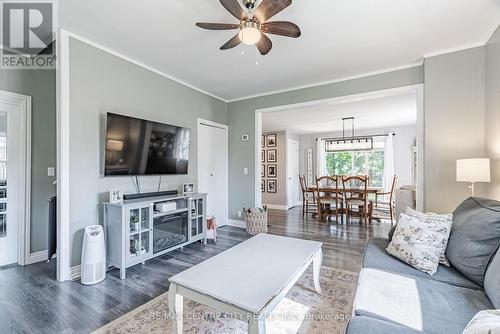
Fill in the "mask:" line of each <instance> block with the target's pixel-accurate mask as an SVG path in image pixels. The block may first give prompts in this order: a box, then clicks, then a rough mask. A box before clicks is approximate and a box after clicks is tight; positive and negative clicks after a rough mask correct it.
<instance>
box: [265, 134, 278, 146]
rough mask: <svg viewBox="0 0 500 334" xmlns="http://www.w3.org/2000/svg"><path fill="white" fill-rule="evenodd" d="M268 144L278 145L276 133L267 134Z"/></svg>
mask: <svg viewBox="0 0 500 334" xmlns="http://www.w3.org/2000/svg"><path fill="white" fill-rule="evenodd" d="M266 146H267V147H276V134H275V133H272V134H268V135H266Z"/></svg>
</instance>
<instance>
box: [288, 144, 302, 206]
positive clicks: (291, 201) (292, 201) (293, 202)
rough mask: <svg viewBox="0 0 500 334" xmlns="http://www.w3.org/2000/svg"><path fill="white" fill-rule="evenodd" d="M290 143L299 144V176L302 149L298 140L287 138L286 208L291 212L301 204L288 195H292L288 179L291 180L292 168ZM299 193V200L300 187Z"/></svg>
mask: <svg viewBox="0 0 500 334" xmlns="http://www.w3.org/2000/svg"><path fill="white" fill-rule="evenodd" d="M290 142H292V143H294V144H297V169H298V173H297V175H299V174H300V147H299V142H298V141H297V140H294V139H289V138H287V141H286V184H287V185H286V206H287V209H288V210H290V209H291V208H293V207H295V206H297V205H299V204H301V203H299V202H298V201H294V200H293V199H289V198H288V195H289V194H290V193H289V189H288V186H289V183H288V181H289V180H288V179H289V178H290V174H289V173H288V172H289V166H290V164H289V163H290V160H289V159H290V156H289V154H288V153H289V151H288V149H289V148H290ZM297 186H299V185H298V184H297ZM295 190H296V191H297V198H298V195H299V187H297V189H295Z"/></svg>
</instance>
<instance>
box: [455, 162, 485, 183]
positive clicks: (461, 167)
mask: <svg viewBox="0 0 500 334" xmlns="http://www.w3.org/2000/svg"><path fill="white" fill-rule="evenodd" d="M457 181H458V182H473V183H475V182H490V159H486V158H485V159H460V160H457Z"/></svg>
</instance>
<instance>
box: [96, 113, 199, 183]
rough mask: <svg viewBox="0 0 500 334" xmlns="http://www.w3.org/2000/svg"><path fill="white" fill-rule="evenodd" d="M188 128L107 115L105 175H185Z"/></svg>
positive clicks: (187, 153) (189, 136)
mask: <svg viewBox="0 0 500 334" xmlns="http://www.w3.org/2000/svg"><path fill="white" fill-rule="evenodd" d="M190 141H191V129H188V128H183V127H179V126H175V125H169V124H163V123H157V122H152V121H147V120H144V119H139V118H134V117H128V116H123V115H118V114H113V113H108V114H107V120H106V143H105V149H104V151H105V164H104V176H119V175H171V174H187V173H188V165H189V144H190Z"/></svg>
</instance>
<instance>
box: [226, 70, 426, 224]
mask: <svg viewBox="0 0 500 334" xmlns="http://www.w3.org/2000/svg"><path fill="white" fill-rule="evenodd" d="M263 80H264V79H263ZM423 82H424V71H423V67H422V66H416V67H412V68H408V69H402V70H397V71H393V72H388V73H383V74H377V75H373V76H368V77H364V78H359V79H353V80H347V81H342V82H338V83H332V84H328V85H323V86H318V87H312V88H304V89H299V90H294V91H289V92H285V93H278V94H272V95H267V96H262V97H257V98H252V99H247V100H242V101H236V102H232V103H229V105H228V118H227V119H228V125H229V184H230V187H229V218H230V219H240V220H241V219H242V218H238V216H237V212H238V209H239V208H242V207H248V206H253V205H255V185H254V182H255V168H254V166H255V138H254V136H255V110H257V109H263V108H269V107H275V106H281V105H288V104H294V103H301V102H307V101H316V100H322V99H328V98H333V97H339V96H345V95H352V94H359V93H365V92H371V91H376V90H383V89H389V88H395V87H401V86H408V85H415V84H422V83H423ZM242 134H249V135H250V140H249V141H246V142H242V141H241V140H240V136H241V135H242ZM245 167H246V168H248V171H249V173H248V174H247V175H245V174H243V168H245Z"/></svg>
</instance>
